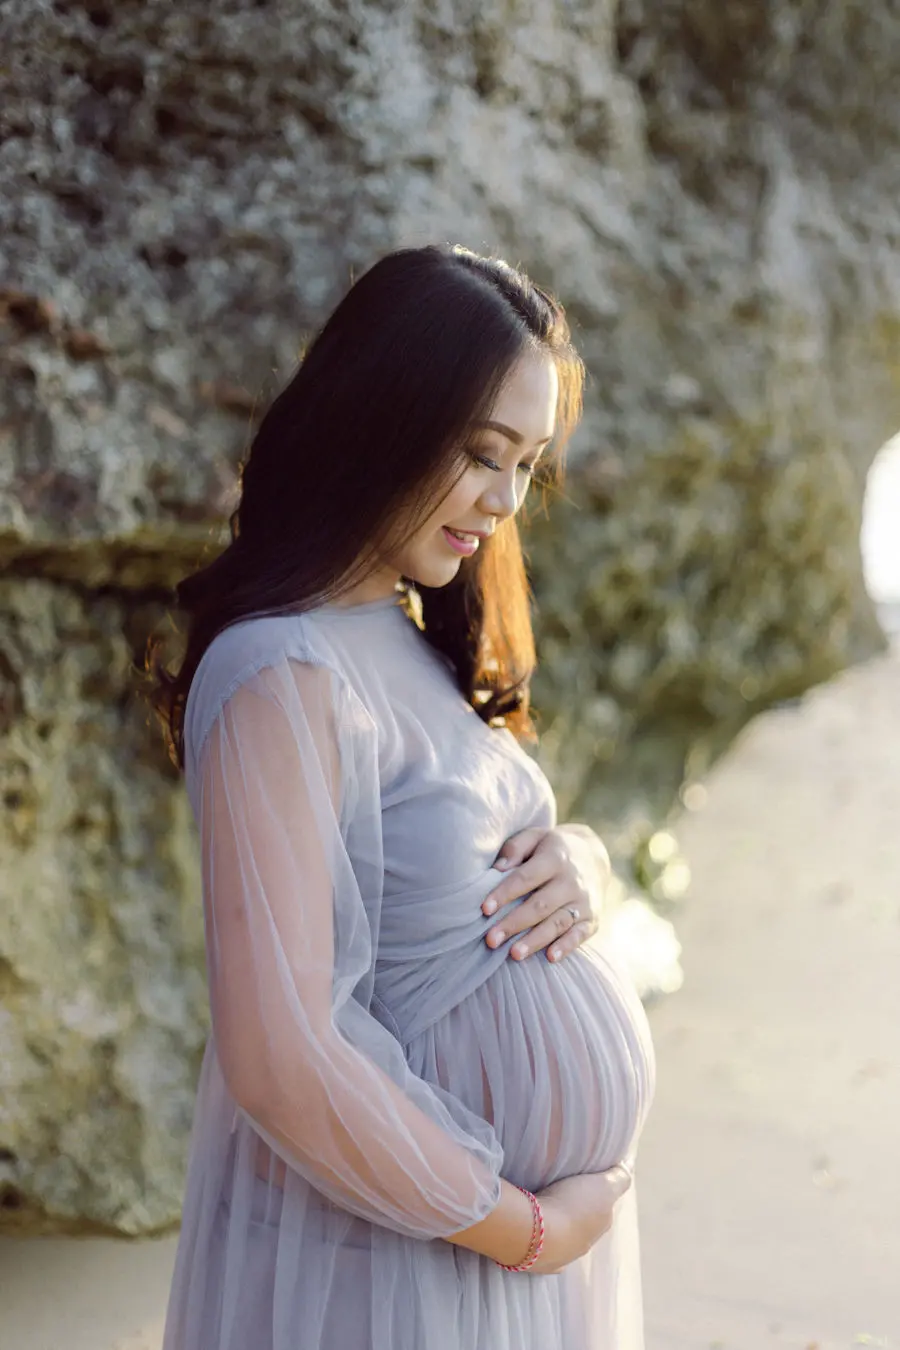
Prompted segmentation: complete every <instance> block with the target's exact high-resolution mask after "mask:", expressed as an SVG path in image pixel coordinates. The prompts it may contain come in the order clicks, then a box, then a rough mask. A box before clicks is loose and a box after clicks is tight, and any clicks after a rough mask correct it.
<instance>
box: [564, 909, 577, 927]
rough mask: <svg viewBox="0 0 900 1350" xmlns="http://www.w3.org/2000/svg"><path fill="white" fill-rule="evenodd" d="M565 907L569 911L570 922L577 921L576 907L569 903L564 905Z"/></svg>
mask: <svg viewBox="0 0 900 1350" xmlns="http://www.w3.org/2000/svg"><path fill="white" fill-rule="evenodd" d="M566 909H567V910H568V911H569V913H570V914H571V915H572V922H573V923H577V922H578V910H577V909H573V908H572V906H571V905H566Z"/></svg>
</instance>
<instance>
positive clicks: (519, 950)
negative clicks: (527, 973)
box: [512, 942, 528, 957]
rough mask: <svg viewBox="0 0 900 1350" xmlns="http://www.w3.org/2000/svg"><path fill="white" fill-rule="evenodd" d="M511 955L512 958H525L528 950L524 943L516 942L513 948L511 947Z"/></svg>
mask: <svg viewBox="0 0 900 1350" xmlns="http://www.w3.org/2000/svg"><path fill="white" fill-rule="evenodd" d="M512 954H513V956H516V957H519V956H527V955H528V948H527V947H526V946H525V943H524V942H517V943H516V945H515V947H513V949H512Z"/></svg>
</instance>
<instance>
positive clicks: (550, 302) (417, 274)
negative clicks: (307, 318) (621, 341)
mask: <svg viewBox="0 0 900 1350" xmlns="http://www.w3.org/2000/svg"><path fill="white" fill-rule="evenodd" d="M529 347H531V348H537V349H539V350H543V351H545V352H546V353H547V354H548V355H549V356H550V357H551V358H552V359H553V360H554V362H555V364H556V366H557V370H558V374H559V405H558V413H557V436H556V438H555V441H554V447H555V451H556V452H558V450H559V448H560V446H561V444H563V443H564V442H565V440H566V439H567V437H568V435H569V433H570V432H571V430H572V428H573V426H574V425H575V423H576V421H577V419H578V416H579V414H580V411H581V393H582V383H583V367H582V364H581V361H580V359H579V357H578V355H577V354H576V352H575V351H574V349H573V347H572V344H571V340H570V336H569V329H568V325H567V323H566V320H565V316H564V314H563V311H562V308H561V306H560V305H559V304H558V303H557V302H556V301H555V300H554V299H553V298H552V297H551V296H550V295H548V294H547V293H546V292H545V291H543V290H541V289H540V288H539V287H537V286H535V285H534V284H533V283H532V282H531V281H530V280H529V279H528V277H527V276H525V274H524V273H523V272H522V271H521V270H519V269H517V268H513V267H510V266H509V265H508V264H507V263H505V262H503V261H501V260H500V259H496V258H486V257H482V256H480V255H478V254H475V253H471V252H469V251H468V250H467V249H462V248H444V247H436V246H429V247H426V248H417V249H401V250H399V251H398V252H396V253H391V254H388V256H387V257H385V258H382V259H381V260H380V261H379V262H377V263H376V264H375V265H374V266H373V267H372V268H370V270H369V271H367V272H366V273H364V274H363V276H361V277H360V278H359V280H358V281H357V282H356V283H355V284H354V285H353V286H352V287H351V289H350V290H349V291H348V293H347V294H346V296H345V297H344V299H343V300H342V301H341V302H340V304H339V305H338V306H337V308H336V309H335V310H334V312H333V313H332V315H331V317H330V318H329V319H328V321H327V322H326V323H325V325H324V327H323V328H322V329H321V331H320V332H319V333H318V335H317V336H316V337H315V339H314V340H313V341H312V342H311V344H310V345H309V347H308V348H307V350H306V352H305V354H304V356H303V359H302V361H301V363H300V366H299V368H298V369H297V371H296V372H295V374H294V376H293V377H292V379H291V380H290V382H289V383H288V385H287V386H286V387H285V388H284V389H283V390H282V391H281V393H280V394H278V396H277V397H276V398H275V400H274V401H273V402H272V404H271V405H270V407H269V408H268V410H267V412H266V413H265V415H264V416H263V418H262V421H261V422H260V425H259V427H258V429H257V431H256V434H255V436H254V438H253V441H252V444H251V446H250V451H249V454H248V456H247V458H246V460H245V461H244V463H243V464H242V466H241V474H240V487H241V493H240V501H239V504H238V506H237V508H236V509H235V511H234V512H233V513H232V515H231V516H230V518H229V527H230V534H231V542H230V543H229V544H228V546H227V547H226V548H225V549H224V551H223V552H221V553H220V554H219V556H218V557H216V558H215V559H214V560H213V561H212V562H211V563H209V564H208V565H206V566H204V567H202V568H201V569H200V570H198V571H196V572H194V573H193V574H192V575H190V576H188V577H186V578H185V579H184V580H183V581H181V582H180V583H179V585H178V586H177V587H176V588H175V599H176V606H177V608H178V609H179V610H180V611H182V612H183V613H185V614H186V615H187V616H188V628H187V641H186V647H185V651H184V656H183V659H182V661H181V665H180V668H179V669H178V671H177V672H176V673H173V672H172V671H170V670H168V669H166V668H165V666H164V665H163V660H162V646H163V642H162V639H161V638H160V637H152V638H151V639H150V641H149V643H148V648H147V657H146V669H147V671H148V672H149V673H150V675H151V676H152V677H153V687H152V688H151V689H150V691H149V693H148V695H147V696H148V698H149V701H150V703H151V705H152V707H153V708H154V709H155V711H156V713H157V715H158V716H159V718H160V720H161V722H162V724H163V729H164V732H165V735H166V740H167V744H168V749H169V755H170V758H171V759H172V761H173V763H175V764H176V765H177V766H178V767H179V768H183V766H184V743H183V729H184V709H185V704H186V701H187V695H188V690H189V689H190V684H191V680H192V679H193V676H194V673H195V671H196V669H197V666H198V664H199V662H200V659H201V657H202V656H203V653H204V652H205V650H206V648H207V647H208V646H209V644H210V643H211V642H212V640H213V638H214V637H215V636H216V635H217V634H218V633H220V632H221V631H222V630H223V629H224V628H227V627H228V626H229V625H231V624H233V623H237V622H238V621H240V620H241V619H245V618H249V617H251V616H259V615H263V614H266V615H269V614H279V613H298V612H301V611H303V610H306V609H310V608H312V607H314V606H315V605H317V604H321V603H323V602H324V601H326V600H333V599H335V598H338V597H340V596H341V595H343V594H344V593H345V592H347V591H348V590H349V589H351V588H352V587H353V586H354V585H355V584H357V583H358V582H359V581H360V580H361V579H362V578H363V577H365V576H366V574H367V573H368V572H370V571H371V570H373V569H374V568H375V567H376V566H377V565H378V560H379V559H380V558H381V557H383V556H385V555H387V554H390V552H392V551H393V550H394V549H395V548H396V547H397V545H398V543H399V542H400V541H401V540H402V539H403V538H405V537H407V536H408V535H409V534H411V533H412V532H413V531H414V530H415V529H416V528H417V526H418V525H419V524H420V523H421V522H422V520H424V519H425V518H426V516H427V514H428V513H429V512H430V511H431V510H433V509H434V507H435V506H436V505H437V503H438V502H439V501H440V499H441V498H442V497H443V496H444V495H445V494H446V492H448V491H449V489H450V487H451V486H452V484H453V482H454V481H455V480H456V478H457V477H458V476H459V474H460V473H461V472H463V470H464V465H465V457H464V454H463V450H464V447H465V444H466V440H467V436H468V434H469V432H470V429H471V428H472V426H473V424H474V423H475V422H477V421H480V420H484V419H486V418H487V417H488V416H489V413H490V409H491V407H492V405H493V403H494V401H495V399H496V396H497V393H498V392H499V390H500V388H501V386H502V384H503V381H504V380H505V378H506V376H507V375H508V373H509V372H510V370H511V369H512V367H513V365H514V364H515V362H516V361H517V359H518V358H519V357H520V356H521V355H522V354H523V352H525V351H526V350H527V349H528V348H529ZM549 462H550V463H551V464H553V463H556V464H558V462H559V459H558V453H555V454H554V455H553V456H551V457H550V460H549ZM419 593H420V595H421V602H422V603H421V610H422V614H421V617H422V621H423V623H424V636H425V638H426V639H427V640H428V641H429V642H430V643H432V644H433V645H434V646H435V647H436V648H437V649H438V650H440V651H441V652H443V653H444V654H445V655H446V656H447V657H449V659H450V661H451V662H452V664H453V667H454V668H455V670H456V675H457V679H458V682H459V687H460V689H461V690H462V692H463V694H464V695H465V696H466V698H467V699H468V700H469V701H470V703H471V704H472V705H473V707H475V708H476V709H477V711H478V713H479V714H480V716H481V717H483V718H484V719H485V720H486V721H488V722H490V723H495V722H503V723H504V724H505V725H507V726H509V727H510V729H511V730H512V731H513V732H514V733H515V734H517V735H519V736H522V737H527V736H529V735H531V734H533V733H532V726H531V718H530V714H529V706H528V686H529V681H530V678H531V673H532V670H533V668H534V641H533V637H532V631H531V615H530V608H529V592H528V583H527V578H526V573H525V566H524V562H523V558H522V550H521V546H520V543H519V535H518V529H517V526H516V522H515V519H513V518H510V519H508V520H505V521H503V522H502V523H501V524H500V525H499V527H498V528H497V529H496V530H495V532H494V534H493V536H492V537H491V539H490V540H489V541H487V540H486V541H484V543H483V544H482V547H481V548H480V549H479V551H478V553H477V554H475V556H474V557H473V558H471V559H465V560H464V561H463V563H462V565H461V566H460V569H459V572H458V573H457V575H456V577H455V578H454V580H453V581H452V582H451V583H450V584H449V585H447V586H444V587H440V588H427V587H421V588H420V591H419Z"/></svg>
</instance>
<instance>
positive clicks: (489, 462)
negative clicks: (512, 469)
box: [469, 450, 535, 478]
mask: <svg viewBox="0 0 900 1350" xmlns="http://www.w3.org/2000/svg"><path fill="white" fill-rule="evenodd" d="M469 454H470V456H471V458H472V460H473V461H474V463H476V464H480V465H481V466H482V468H485V469H490V470H491V472H492V473H502V472H503V470H502V468H501V466H500V465H499V464H498V463H497V462H496V460H493V459H489V458H488V456H487V455H480V454H478V452H477V451H475V450H470V451H469ZM518 472H519V473H524V474H525V475H526V477H528V478H533V477H534V474H535V466H534V465H533V464H520V465H519V466H518Z"/></svg>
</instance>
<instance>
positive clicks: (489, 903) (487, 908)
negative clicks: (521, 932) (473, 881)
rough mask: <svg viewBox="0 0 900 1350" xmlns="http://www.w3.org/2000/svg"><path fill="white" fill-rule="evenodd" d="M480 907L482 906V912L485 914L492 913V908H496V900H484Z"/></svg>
mask: <svg viewBox="0 0 900 1350" xmlns="http://www.w3.org/2000/svg"><path fill="white" fill-rule="evenodd" d="M481 908H482V912H483V913H485V914H493V912H494V910H495V909H496V908H497V901H496V900H485V902H484V904H483V905H482V906H481Z"/></svg>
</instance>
